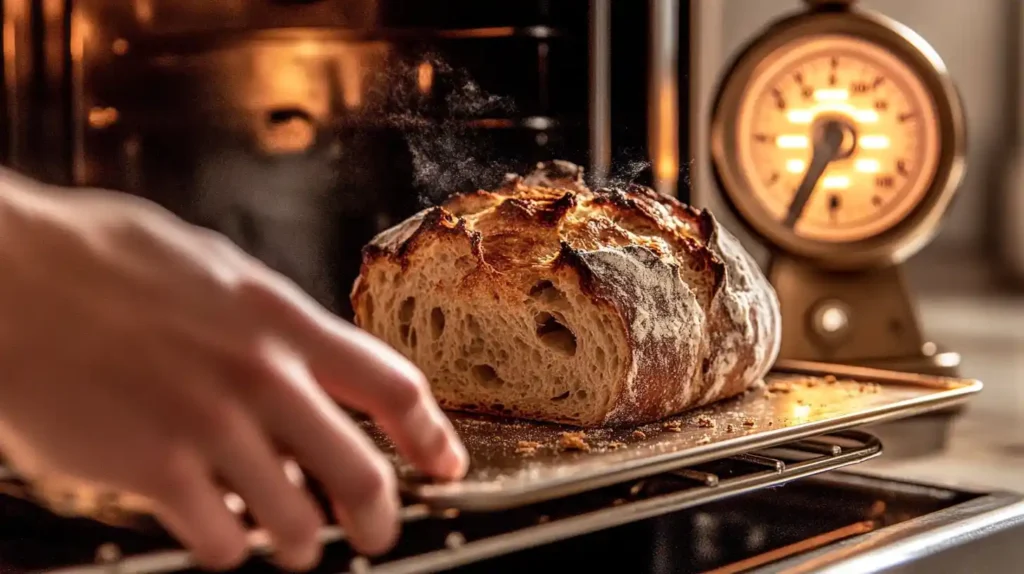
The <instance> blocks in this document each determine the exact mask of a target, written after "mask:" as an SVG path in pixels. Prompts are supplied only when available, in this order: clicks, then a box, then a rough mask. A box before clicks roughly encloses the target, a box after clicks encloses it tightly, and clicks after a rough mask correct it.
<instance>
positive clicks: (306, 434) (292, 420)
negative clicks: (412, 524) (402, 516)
mask: <svg viewBox="0 0 1024 574" xmlns="http://www.w3.org/2000/svg"><path fill="white" fill-rule="evenodd" d="M267 368H268V369H269V370H270V373H269V375H265V376H272V377H274V378H277V379H280V380H282V381H288V384H285V385H280V387H281V391H280V392H278V393H273V394H269V395H267V396H265V397H264V398H262V399H261V400H260V402H261V403H262V404H261V405H259V406H258V407H257V408H259V409H260V412H261V414H262V415H263V419H264V420H265V421H266V422H267V423H268V427H269V428H270V429H272V432H273V433H274V438H275V439H277V440H278V441H279V442H280V443H282V444H283V445H284V446H285V447H286V448H288V449H289V451H290V452H291V453H292V454H293V455H294V457H295V458H296V459H297V460H298V461H299V463H300V464H301V465H302V466H303V467H304V468H306V469H307V470H308V471H309V473H310V474H311V475H312V476H314V477H316V479H318V480H319V481H320V483H321V484H322V485H323V487H324V488H325V489H326V490H327V492H328V494H329V495H330V496H331V498H332V499H333V500H334V502H335V504H336V505H337V507H338V509H337V512H338V518H339V520H341V521H342V524H343V525H344V526H345V527H346V531H347V532H348V533H349V535H350V537H351V541H352V543H353V545H354V546H355V547H356V548H357V549H358V550H359V551H361V552H364V553H367V554H380V553H383V552H385V551H387V550H388V549H389V548H391V546H392V545H393V544H394V542H395V540H396V539H397V537H398V527H399V524H398V510H399V501H398V492H397V488H396V486H395V477H394V471H393V469H392V468H391V465H390V464H389V463H388V462H387V461H386V460H385V459H384V457H383V455H381V453H380V452H379V451H378V450H377V449H376V448H375V447H374V445H373V444H372V443H371V442H370V440H369V439H368V438H367V437H366V435H364V434H363V433H362V432H361V431H360V430H359V428H358V427H357V426H356V425H355V423H353V422H352V420H351V419H349V418H348V417H347V416H346V415H345V414H344V413H342V412H341V410H340V409H338V408H337V406H335V405H334V403H333V402H331V400H330V399H329V398H328V397H327V395H326V394H325V393H324V392H323V390H322V389H320V388H319V387H318V386H317V385H316V383H315V382H314V381H313V379H312V377H311V375H310V373H309V371H308V370H306V369H305V366H304V365H303V364H302V362H301V361H300V360H298V357H295V356H294V355H290V354H288V353H284V352H281V353H277V354H276V356H275V357H273V360H269V361H268V365H267Z"/></svg>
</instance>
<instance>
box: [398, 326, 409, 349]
mask: <svg viewBox="0 0 1024 574" xmlns="http://www.w3.org/2000/svg"><path fill="white" fill-rule="evenodd" d="M409 331H410V327H409V325H408V323H407V324H405V325H399V326H398V332H399V334H401V336H402V342H403V343H405V344H407V345H408V344H409Z"/></svg>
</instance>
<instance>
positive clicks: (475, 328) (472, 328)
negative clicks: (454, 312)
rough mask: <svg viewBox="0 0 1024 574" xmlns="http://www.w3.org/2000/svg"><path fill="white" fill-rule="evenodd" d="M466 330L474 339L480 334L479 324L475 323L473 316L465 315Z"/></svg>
mask: <svg viewBox="0 0 1024 574" xmlns="http://www.w3.org/2000/svg"><path fill="white" fill-rule="evenodd" d="M466 328H468V329H469V334H470V335H473V336H474V337H475V336H477V335H479V334H480V323H479V322H477V320H476V316H475V315H466Z"/></svg>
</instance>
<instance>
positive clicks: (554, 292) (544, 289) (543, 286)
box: [530, 280, 568, 305]
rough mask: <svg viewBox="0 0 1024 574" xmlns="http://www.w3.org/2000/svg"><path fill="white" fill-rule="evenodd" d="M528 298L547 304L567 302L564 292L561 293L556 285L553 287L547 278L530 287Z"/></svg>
mask: <svg viewBox="0 0 1024 574" xmlns="http://www.w3.org/2000/svg"><path fill="white" fill-rule="evenodd" d="M530 298H531V299H535V300H537V301H540V302H541V303H546V304H549V305H550V304H553V303H565V302H568V300H567V299H566V297H565V293H562V291H561V290H560V289H559V288H558V287H555V285H554V284H553V283H552V282H551V281H547V280H545V281H541V282H540V283H537V284H536V285H534V286H533V287H531V288H530Z"/></svg>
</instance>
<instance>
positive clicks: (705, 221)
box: [691, 208, 718, 245]
mask: <svg viewBox="0 0 1024 574" xmlns="http://www.w3.org/2000/svg"><path fill="white" fill-rule="evenodd" d="M691 209H692V208H691ZM694 211H696V210H694ZM696 216H697V218H696V219H697V228H698V229H699V230H700V236H701V237H703V238H704V240H705V241H707V243H708V244H709V245H710V244H711V241H712V239H713V236H714V235H716V233H715V228H716V227H717V226H718V222H717V221H715V217H714V216H713V215H711V212H710V211H708V210H707V209H702V210H700V211H699V212H697V213H696Z"/></svg>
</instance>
